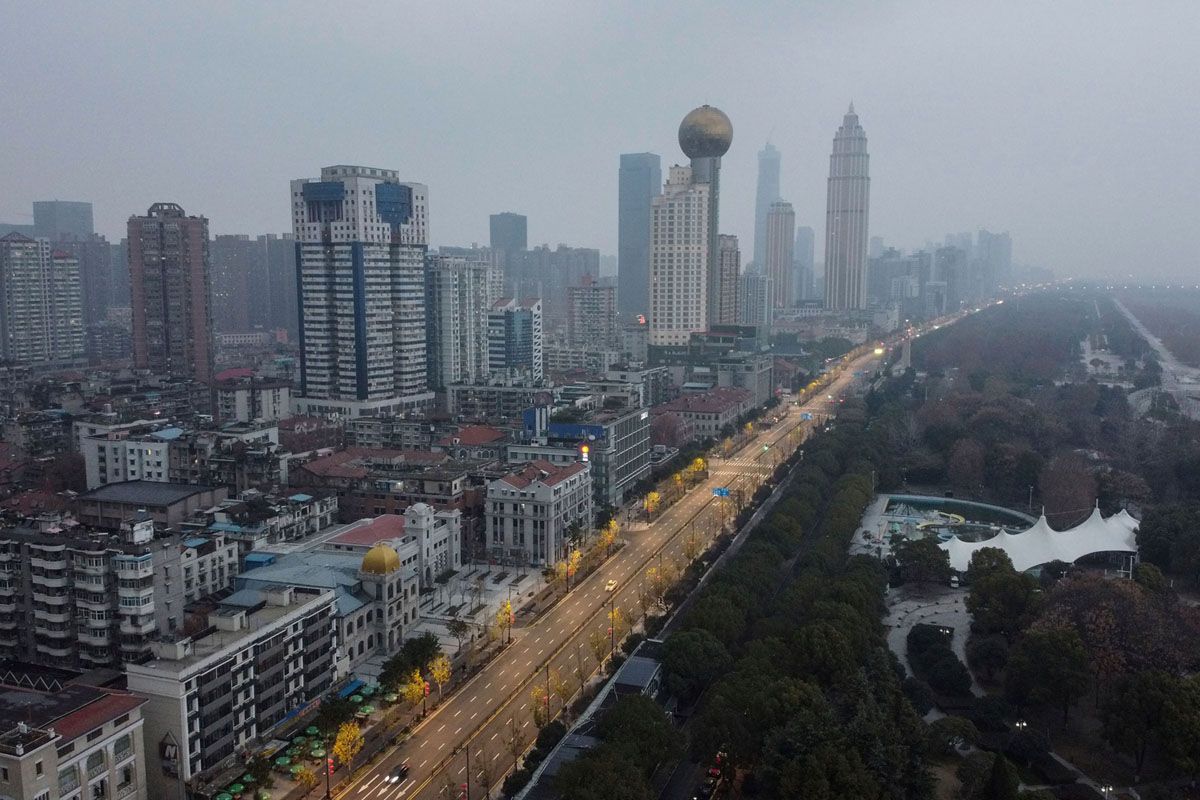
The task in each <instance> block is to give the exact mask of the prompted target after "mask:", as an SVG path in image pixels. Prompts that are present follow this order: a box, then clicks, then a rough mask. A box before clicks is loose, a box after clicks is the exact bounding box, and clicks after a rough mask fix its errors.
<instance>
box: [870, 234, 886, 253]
mask: <svg viewBox="0 0 1200 800" xmlns="http://www.w3.org/2000/svg"><path fill="white" fill-rule="evenodd" d="M884 249H885V248H884V244H883V237H882V236H872V237H871V240H870V242H869V243H868V244H867V258H879V257H880V256H882V255H883V253H884Z"/></svg>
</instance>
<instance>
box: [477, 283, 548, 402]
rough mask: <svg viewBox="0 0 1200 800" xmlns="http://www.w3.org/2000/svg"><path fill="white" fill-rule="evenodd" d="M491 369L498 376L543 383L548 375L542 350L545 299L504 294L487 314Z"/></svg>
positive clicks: (489, 367) (489, 363)
mask: <svg viewBox="0 0 1200 800" xmlns="http://www.w3.org/2000/svg"><path fill="white" fill-rule="evenodd" d="M487 326H488V371H489V372H491V373H492V374H493V375H494V376H496V377H504V378H513V379H519V380H524V381H527V382H530V383H532V384H540V383H541V382H542V378H543V377H544V375H545V371H544V367H543V364H544V362H543V353H542V301H541V300H539V299H537V298H528V299H525V300H516V299H514V298H511V297H502V298H501V299H499V300H497V301H496V302H495V303H493V304H492V308H491V310H490V311H488V315H487Z"/></svg>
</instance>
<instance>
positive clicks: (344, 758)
mask: <svg viewBox="0 0 1200 800" xmlns="http://www.w3.org/2000/svg"><path fill="white" fill-rule="evenodd" d="M362 748H363V734H362V729H361V728H359V727H358V723H357V722H354V721H353V720H351V721H350V722H343V723H342V727H340V728H338V732H337V738H336V739H334V741H333V755H334V757H335V758H336V759H337V760H338V762H339V763H341V764H342V766H344V767H346V769H350V768H351V767H352V765H353V764H354V757H355V756H357V755H358V753H359V751H360V750H362Z"/></svg>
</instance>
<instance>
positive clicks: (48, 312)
mask: <svg viewBox="0 0 1200 800" xmlns="http://www.w3.org/2000/svg"><path fill="white" fill-rule="evenodd" d="M83 354H84V338H83V301H82V299H81V297H80V291H79V262H78V260H77V259H75V258H74V257H73V256H71V255H70V254H69V253H66V252H63V251H61V250H55V249H53V248H52V245H51V244H50V242H48V241H47V240H45V239H31V238H29V237H28V236H22V235H21V234H19V233H10V234H8V235H6V236H4V237H2V238H0V357H2V358H3V359H4V360H5V361H10V362H16V363H21V364H49V363H55V362H64V361H72V360H75V359H79V358H82V357H83Z"/></svg>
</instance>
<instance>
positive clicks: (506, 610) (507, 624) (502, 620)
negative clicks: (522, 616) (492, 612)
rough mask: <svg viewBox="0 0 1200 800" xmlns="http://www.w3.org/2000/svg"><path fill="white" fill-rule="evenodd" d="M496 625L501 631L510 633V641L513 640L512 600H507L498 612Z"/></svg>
mask: <svg viewBox="0 0 1200 800" xmlns="http://www.w3.org/2000/svg"><path fill="white" fill-rule="evenodd" d="M496 625H497V627H499V628H500V630H502V631H503V630H507V631H508V638H509V641H511V640H512V626H513V605H512V601H511V600H505V601H504V602H503V603H501V604H500V608H499V610H497V611H496Z"/></svg>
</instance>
